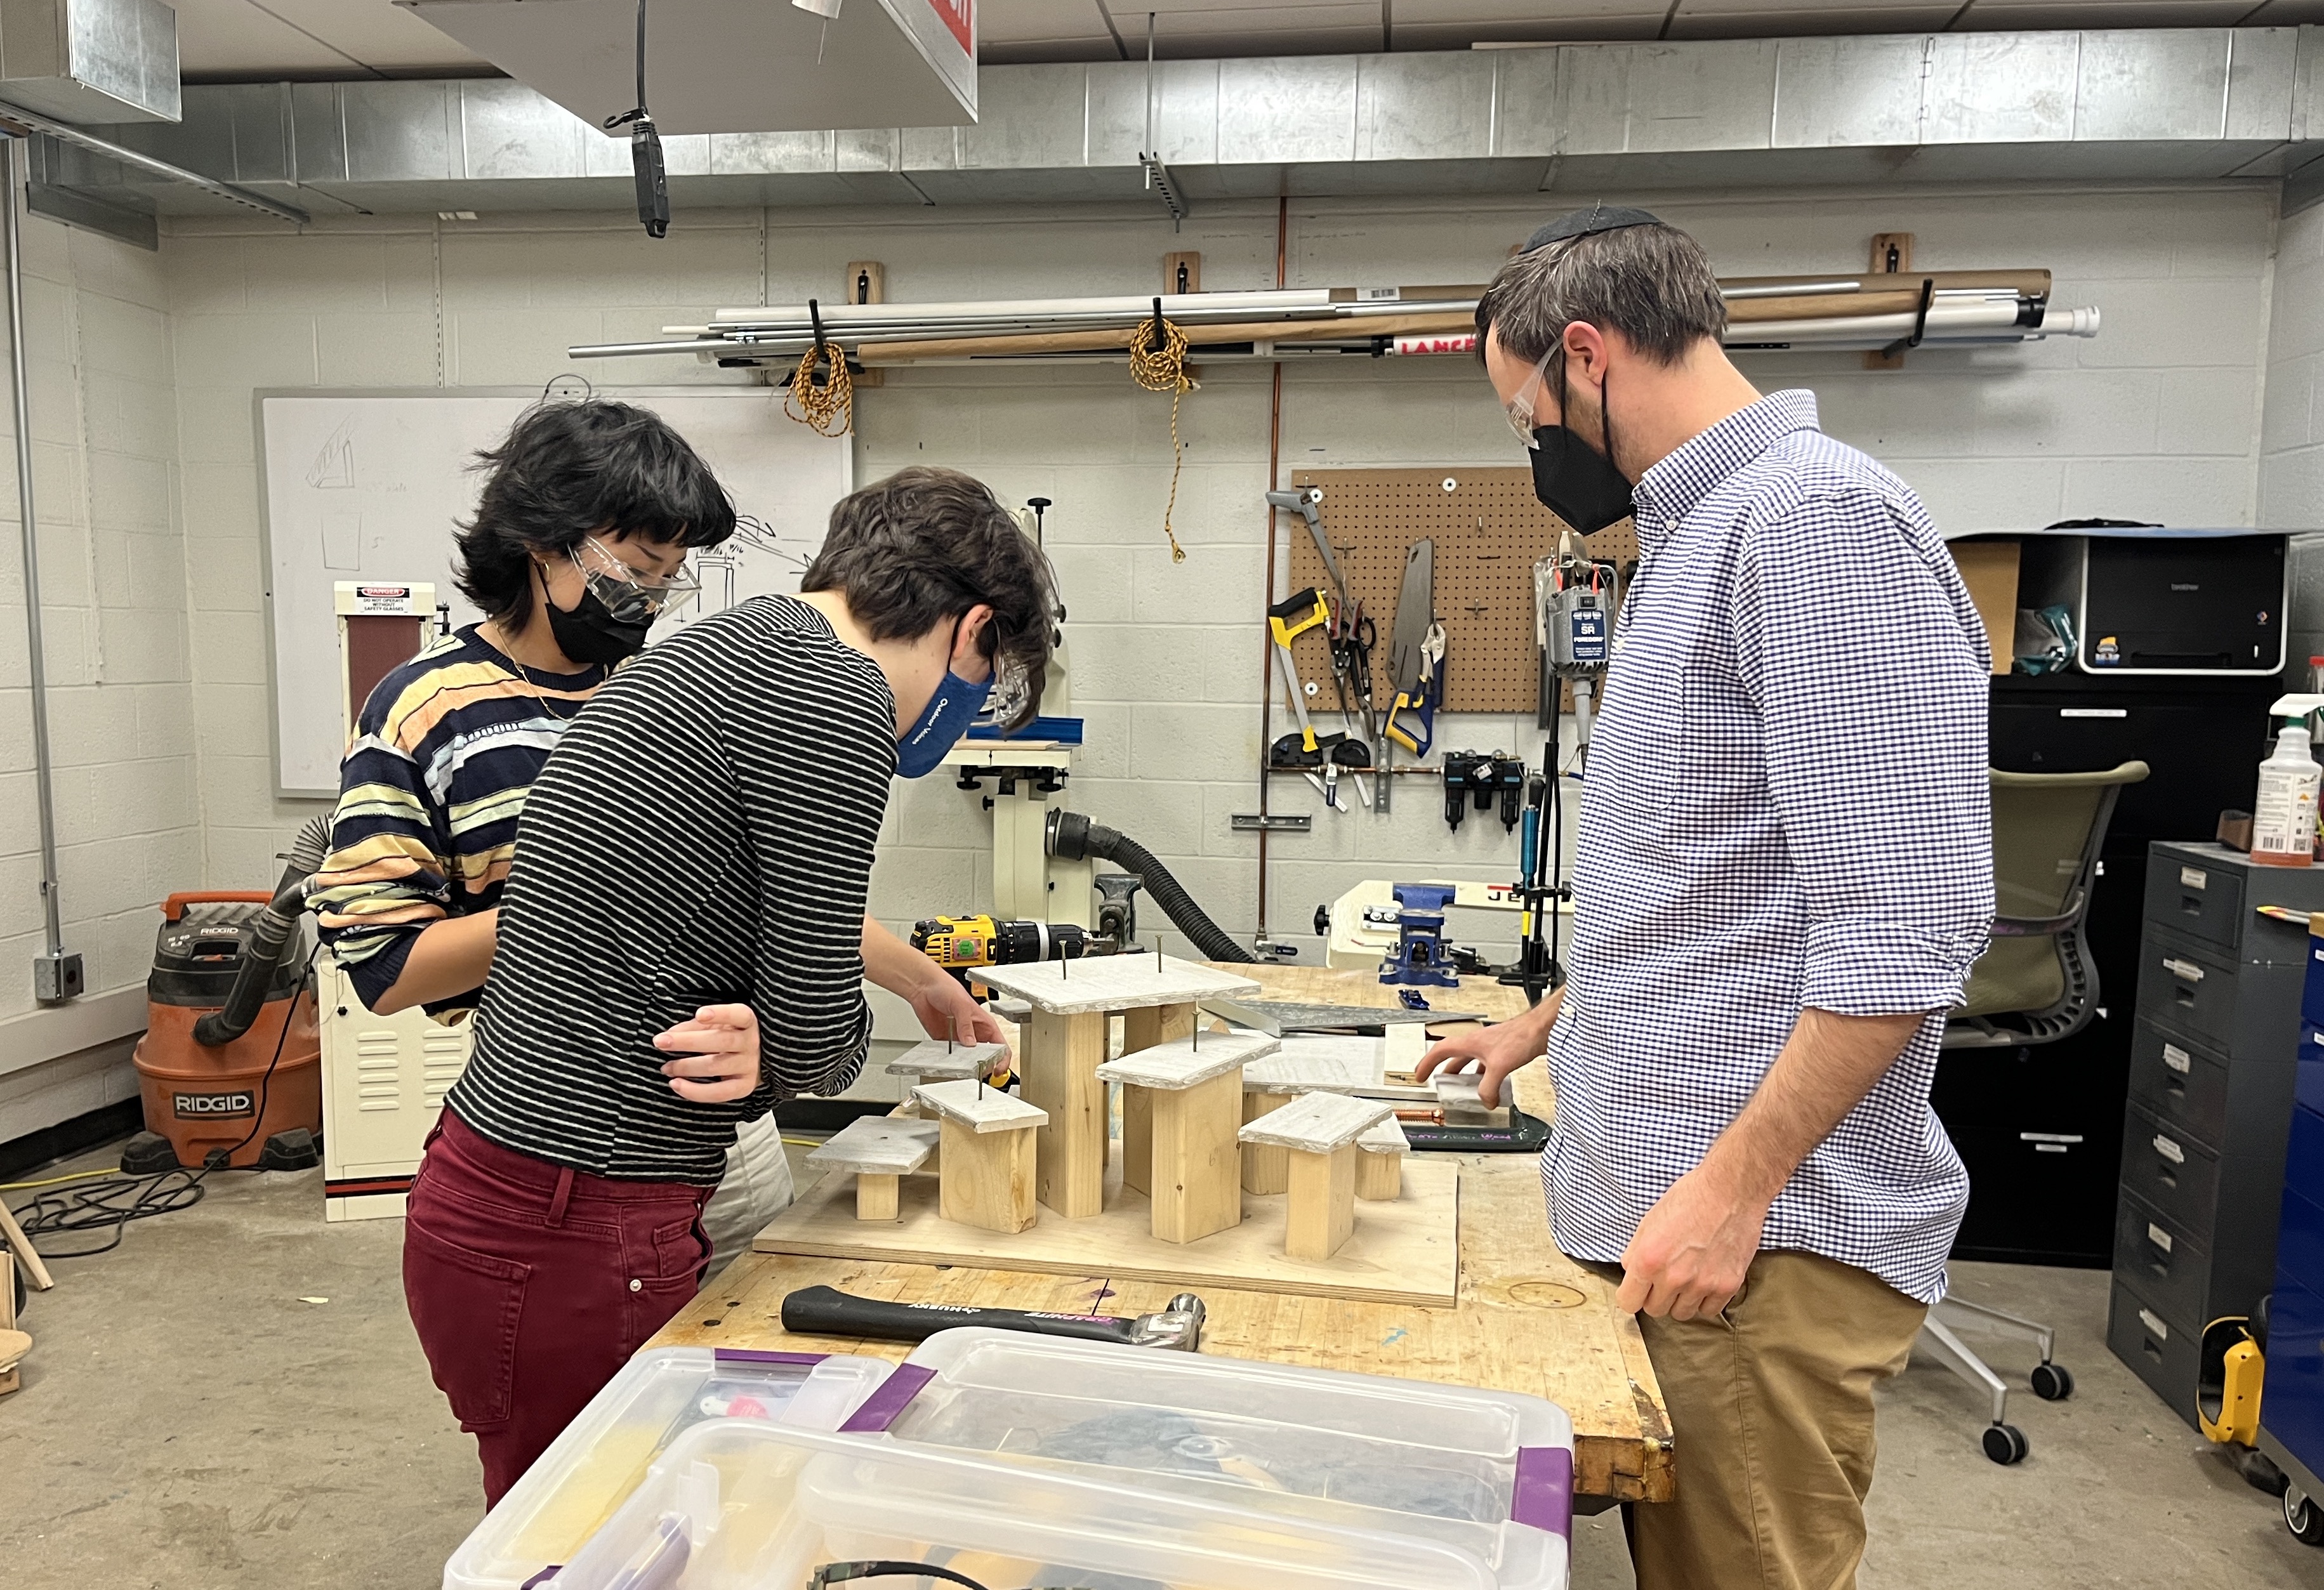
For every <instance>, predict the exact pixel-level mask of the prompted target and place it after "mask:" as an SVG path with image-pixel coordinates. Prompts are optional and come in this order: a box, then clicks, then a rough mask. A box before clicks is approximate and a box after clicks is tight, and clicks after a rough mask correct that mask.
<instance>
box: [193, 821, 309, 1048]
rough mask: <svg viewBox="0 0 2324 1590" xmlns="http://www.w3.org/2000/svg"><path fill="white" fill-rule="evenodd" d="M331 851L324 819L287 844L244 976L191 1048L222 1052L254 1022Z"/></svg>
mask: <svg viewBox="0 0 2324 1590" xmlns="http://www.w3.org/2000/svg"><path fill="white" fill-rule="evenodd" d="M330 846H331V820H330V819H329V818H328V817H309V818H308V819H307V821H306V822H305V823H301V824H300V828H299V837H298V838H297V839H295V840H293V841H291V850H290V853H289V854H288V855H287V856H285V857H284V858H283V859H284V861H285V862H287V863H288V865H286V866H285V867H284V868H283V869H282V880H281V882H280V883H278V884H276V885H275V886H274V898H273V899H272V900H270V901H268V902H267V903H266V909H264V910H263V911H262V912H260V913H259V914H258V922H257V924H256V925H255V926H254V927H253V928H252V929H251V930H250V943H249V945H248V946H247V948H246V949H245V950H244V952H243V957H242V970H239V971H237V972H236V973H235V979H234V988H233V991H232V992H230V993H228V994H227V995H226V1004H225V1005H224V1006H221V1007H220V1008H218V1009H217V1010H213V1011H211V1012H210V1013H209V1014H208V1016H203V1017H202V1018H201V1019H200V1020H199V1021H197V1022H196V1023H195V1024H194V1042H195V1043H199V1044H201V1045H203V1046H204V1047H206V1048H210V1049H216V1048H219V1047H222V1046H223V1045H225V1044H227V1043H233V1042H234V1041H235V1039H236V1038H239V1037H241V1036H242V1035H243V1034H244V1033H246V1032H248V1031H250V1024H251V1023H253V1022H254V1021H256V1020H257V1019H258V1012H259V1009H260V1007H261V1006H263V1005H264V1004H265V1003H266V990H267V988H268V986H269V985H270V984H272V982H273V981H274V971H275V968H276V967H278V966H280V965H281V961H282V957H283V955H284V954H285V953H286V952H288V951H289V950H290V947H291V944H292V943H293V942H296V940H297V938H298V935H299V918H300V917H301V916H303V915H304V914H306V911H307V880H308V879H309V878H312V877H313V876H314V875H315V869H317V868H318V867H320V866H321V865H322V864H323V858H324V856H325V855H326V854H327V853H328V852H329V850H330Z"/></svg>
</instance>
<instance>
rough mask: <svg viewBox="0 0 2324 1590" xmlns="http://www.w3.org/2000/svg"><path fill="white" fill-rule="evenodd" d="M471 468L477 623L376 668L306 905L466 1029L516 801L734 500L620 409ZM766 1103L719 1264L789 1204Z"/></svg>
mask: <svg viewBox="0 0 2324 1590" xmlns="http://www.w3.org/2000/svg"><path fill="white" fill-rule="evenodd" d="M477 463H478V464H479V466H480V467H481V468H483V469H484V471H485V472H486V473H485V476H484V490H483V492H482V493H481V495H480V497H479V500H478V502H477V507H476V514H475V519H473V520H471V521H470V522H469V523H468V524H466V525H464V526H462V527H461V528H460V529H459V531H458V533H457V546H458V574H457V578H458V581H459V585H460V592H461V594H462V595H464V596H466V598H467V599H468V600H469V601H470V602H474V603H475V605H476V607H477V608H479V609H480V610H481V611H483V612H484V621H483V622H481V623H476V624H471V625H467V626H466V627H464V628H462V629H460V630H456V631H455V632H453V633H452V634H449V635H447V636H445V637H444V638H443V639H440V640H438V641H436V642H435V643H434V644H432V645H430V646H429V647H428V648H426V649H424V650H423V651H421V652H420V655H419V656H418V657H413V658H412V659H411V660H410V662H408V663H405V664H404V665H403V666H401V667H400V668H397V669H396V670H394V671H393V672H392V673H391V674H389V675H388V676H386V677H385V678H384V679H383V680H381V681H380V683H379V685H377V686H376V687H375V688H374V690H373V691H372V693H371V697H370V699H369V700H368V701H366V702H365V703H364V709H363V713H362V716H361V718H360V719H359V720H358V721H357V723H356V726H355V741H354V743H353V744H352V745H351V746H350V747H349V748H348V749H347V754H346V759H345V760H344V761H343V762H342V763H341V764H340V774H339V779H340V785H339V804H338V809H337V811H336V812H335V813H333V814H332V819H331V846H332V853H331V854H330V856H328V857H327V859H325V861H324V863H323V869H322V871H321V872H320V873H319V874H318V876H317V878H316V882H315V889H316V892H315V893H314V894H313V895H312V896H309V898H310V901H311V903H312V904H313V905H314V906H315V908H316V910H317V912H318V921H319V924H320V926H321V930H322V935H323V938H324V941H325V942H327V943H328V944H329V945H330V948H331V952H332V954H333V955H334V956H336V957H337V960H338V962H339V964H340V965H341V966H342V967H343V968H345V969H346V973H347V978H348V980H349V981H350V982H352V983H353V984H354V985H355V994H356V996H357V997H359V998H361V999H362V1000H363V1002H364V1006H366V1007H367V1008H368V1009H370V1010H372V1011H374V1012H375V1013H377V1014H378V1015H381V1016H388V1015H392V1014H393V1013H394V1012H396V1011H399V1010H404V1009H408V1008H410V1006H415V1005H416V1006H421V1007H423V1008H425V1009H426V1010H427V1011H429V1013H430V1014H431V1015H433V1016H436V1018H437V1019H438V1020H439V1021H443V1022H446V1023H447V1024H452V1023H459V1022H465V1021H466V1020H467V1019H468V1018H469V1016H471V1014H472V1013H473V1012H474V1010H475V1005H476V1002H477V1000H478V999H479V998H481V997H483V989H484V976H485V973H486V972H487V971H488V970H491V967H492V963H493V942H494V930H495V928H496V926H497V924H498V923H499V919H500V900H501V890H502V887H503V885H504V884H505V882H506V881H507V878H508V872H509V862H510V859H511V858H512V855H513V854H514V851H515V844H516V833H517V819H518V816H519V815H520V814H521V813H522V812H523V810H524V804H525V796H526V795H527V793H528V792H529V791H530V789H531V787H532V784H533V780H535V779H536V778H538V777H539V776H540V769H541V766H542V764H544V763H545V762H547V761H548V760H549V752H550V750H551V749H554V748H555V747H556V744H557V740H558V736H559V735H561V734H562V733H564V731H565V729H566V726H567V724H568V723H570V722H571V721H573V719H574V718H575V717H576V716H577V715H578V714H579V713H580V711H581V709H582V707H583V706H584V705H586V703H588V700H589V698H590V697H591V696H592V695H594V694H596V691H597V687H598V686H599V685H603V684H604V682H605V680H606V678H607V677H608V676H610V675H611V674H612V673H613V669H614V668H616V667H618V666H620V665H621V664H622V663H623V662H624V661H626V660H627V659H628V658H630V657H633V656H635V655H636V654H637V652H638V651H639V650H640V649H641V648H643V647H644V645H645V637H646V630H647V629H648V627H649V626H650V625H651V624H652V623H653V621H654V620H655V619H657V618H658V617H659V616H660V614H661V612H662V610H663V609H664V608H665V607H667V606H669V605H670V604H672V603H674V602H680V601H682V600H684V599H685V598H686V597H687V596H688V595H690V594H692V593H693V591H694V589H695V584H694V581H693V579H692V577H691V576H690V575H689V574H688V573H687V567H686V557H687V553H688V552H689V551H691V550H693V549H695V548H696V547H715V546H717V545H719V544H720V543H722V542H724V540H725V539H726V538H728V537H730V536H732V535H733V533H734V508H733V503H732V502H730V501H728V500H727V497H726V492H725V491H724V489H723V488H722V487H721V486H720V485H719V483H718V481H717V478H716V477H715V475H713V474H712V473H711V472H710V467H709V465H707V464H705V463H703V461H702V460H701V458H700V457H699V456H698V455H696V453H695V451H694V449H693V448H692V447H690V446H687V443H686V440H685V438H683V437H680V436H679V435H678V433H677V432H676V431H674V430H672V429H671V428H670V427H669V426H668V425H666V424H664V423H663V422H662V421H661V420H660V419H659V418H656V417H655V416H653V415H651V414H649V413H647V412H645V411H644V410H643V409H634V408H632V407H630V406H629V405H627V404H624V403H613V402H604V401H596V400H593V401H589V402H582V403H558V404H549V405H544V406H542V407H540V408H537V409H531V410H530V411H529V412H528V413H526V414H525V415H524V416H523V417H522V418H520V419H519V420H518V421H517V422H516V424H515V425H514V426H513V427H512V428H511V429H510V431H509V434H508V436H507V437H506V438H505V439H504V440H503V442H502V443H501V445H500V446H498V447H495V448H493V450H492V451H490V452H488V453H485V454H483V455H480V456H479V457H478V460H477ZM790 1186H791V1181H790V1164H789V1162H788V1160H786V1159H785V1158H784V1157H783V1148H782V1139H781V1135H780V1133H779V1131H778V1130H777V1128H776V1126H775V1120H774V1117H773V1116H772V1115H764V1116H761V1117H760V1118H758V1119H757V1120H754V1121H750V1122H746V1123H744V1124H743V1126H742V1128H741V1129H740V1131H739V1132H738V1134H737V1137H736V1144H735V1148H734V1150H733V1153H730V1154H729V1155H728V1174H727V1176H726V1179H725V1180H724V1181H722V1182H721V1184H720V1193H719V1196H718V1198H717V1199H716V1200H715V1202H714V1203H713V1205H712V1207H711V1208H710V1209H708V1210H707V1211H706V1212H705V1215H704V1217H703V1218H704V1223H705V1226H706V1227H708V1229H709V1230H710V1231H711V1233H712V1236H713V1239H714V1241H715V1243H716V1245H717V1248H718V1251H719V1252H721V1253H722V1254H724V1253H729V1252H733V1251H739V1249H740V1248H741V1247H742V1245H744V1244H746V1243H748V1241H749V1240H750V1238H751V1236H752V1235H753V1234H754V1233H755V1232H757V1230H758V1229H759V1227H761V1226H763V1225H765V1224H766V1222H767V1219H768V1218H769V1217H770V1216H771V1215H772V1214H773V1213H774V1212H775V1211H776V1210H778V1209H781V1208H782V1207H783V1206H784V1205H786V1204H788V1202H789V1201H790Z"/></svg>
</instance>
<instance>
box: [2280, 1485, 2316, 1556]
mask: <svg viewBox="0 0 2324 1590" xmlns="http://www.w3.org/2000/svg"><path fill="white" fill-rule="evenodd" d="M2283 1527H2284V1528H2285V1529H2287V1530H2291V1531H2292V1539H2295V1540H2298V1541H2299V1542H2301V1544H2302V1545H2305V1546H2324V1507H2319V1506H2317V1505H2316V1503H2314V1502H2312V1501H2310V1500H2309V1498H2308V1497H2306V1496H2304V1495H2302V1494H2301V1493H2300V1492H2299V1490H2298V1489H2296V1488H2291V1489H2287V1490H2285V1492H2284V1493H2283Z"/></svg>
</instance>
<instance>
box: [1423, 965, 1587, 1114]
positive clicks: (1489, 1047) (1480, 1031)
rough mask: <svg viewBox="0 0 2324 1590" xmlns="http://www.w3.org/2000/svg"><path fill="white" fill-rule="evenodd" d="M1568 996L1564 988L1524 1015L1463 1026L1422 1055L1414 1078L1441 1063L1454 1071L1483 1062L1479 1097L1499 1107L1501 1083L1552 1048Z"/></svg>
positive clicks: (1428, 1073)
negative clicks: (1560, 1011)
mask: <svg viewBox="0 0 2324 1590" xmlns="http://www.w3.org/2000/svg"><path fill="white" fill-rule="evenodd" d="M1564 998H1565V990H1564V989H1563V988H1560V989H1558V990H1557V991H1556V992H1555V993H1554V994H1552V995H1550V997H1548V998H1546V999H1544V1000H1543V1001H1542V1002H1541V1003H1540V1004H1539V1005H1536V1006H1534V1007H1533V1008H1532V1009H1531V1010H1528V1011H1526V1013H1525V1014H1524V1015H1523V1016H1517V1017H1515V1018H1513V1019H1511V1020H1509V1021H1505V1022H1497V1023H1495V1024H1494V1025H1491V1026H1489V1027H1464V1028H1462V1030H1461V1031H1460V1032H1457V1033H1455V1034H1452V1036H1451V1037H1449V1038H1446V1039H1443V1040H1442V1041H1441V1042H1439V1043H1437V1044H1436V1045H1435V1046H1434V1048H1432V1049H1430V1050H1429V1052H1427V1053H1426V1054H1424V1055H1422V1056H1421V1057H1420V1064H1419V1065H1418V1066H1417V1067H1416V1068H1415V1069H1414V1071H1413V1080H1415V1081H1416V1082H1425V1081H1426V1080H1428V1079H1429V1078H1430V1077H1431V1076H1433V1075H1434V1074H1435V1072H1436V1071H1437V1070H1438V1069H1439V1068H1440V1067H1441V1068H1443V1071H1445V1072H1446V1073H1447V1074H1451V1073H1453V1072H1458V1071H1467V1070H1468V1069H1469V1062H1471V1061H1479V1062H1482V1063H1483V1070H1482V1071H1481V1072H1480V1074H1479V1078H1478V1081H1477V1101H1478V1102H1479V1103H1480V1104H1481V1105H1483V1106H1484V1107H1486V1108H1487V1109H1499V1107H1501V1105H1502V1103H1503V1102H1504V1100H1503V1098H1502V1091H1501V1084H1502V1083H1503V1082H1505V1081H1507V1080H1508V1077H1509V1075H1510V1073H1512V1072H1514V1071H1520V1070H1522V1069H1523V1068H1525V1067H1526V1066H1528V1065H1531V1064H1532V1063H1533V1062H1535V1061H1536V1060H1539V1059H1540V1058H1541V1057H1542V1055H1543V1053H1544V1052H1545V1051H1546V1050H1547V1049H1548V1048H1549V1029H1550V1028H1551V1027H1553V1026H1554V1025H1556V1023H1557V1007H1558V1006H1559V1005H1561V1004H1562V1003H1563V1002H1564Z"/></svg>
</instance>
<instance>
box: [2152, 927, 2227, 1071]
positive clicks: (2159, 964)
mask: <svg viewBox="0 0 2324 1590" xmlns="http://www.w3.org/2000/svg"><path fill="white" fill-rule="evenodd" d="M2139 956H2140V960H2139V968H2138V1014H2139V1015H2141V1016H2145V1017H2146V1018H2147V1019H2148V1020H2150V1021H2153V1022H2158V1023H2160V1024H2162V1025H2164V1026H2166V1027H2175V1028H2177V1029H2178V1030H2179V1031H2181V1032H2182V1033H2185V1034H2187V1035H2188V1036H2189V1037H2190V1038H2208V1039H2210V1040H2212V1041H2213V1042H2214V1043H2218V1045H2219V1046H2221V1047H2222V1048H2227V1047H2231V1046H2232V1044H2233V1041H2234V1037H2235V1029H2236V963H2235V962H2234V961H2232V960H2227V958H2225V957H2224V956H2222V955H2220V954H2218V952H2217V951H2213V950H2210V949H2209V948H2197V947H2196V946H2195V945H2194V944H2193V943H2192V942H2190V941H2187V940H2181V939H2176V938H2164V937H2163V936H2162V935H2160V934H2158V933H2153V932H2150V933H2148V934H2147V937H2146V942H2144V943H2143V944H2142V945H2140V946H2139Z"/></svg>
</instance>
